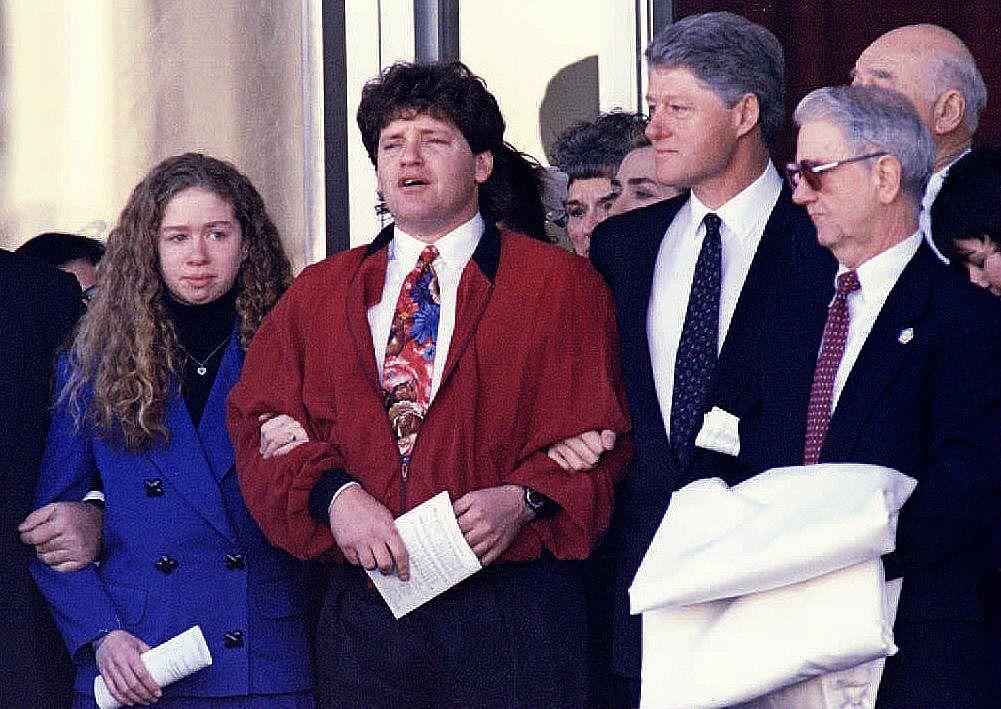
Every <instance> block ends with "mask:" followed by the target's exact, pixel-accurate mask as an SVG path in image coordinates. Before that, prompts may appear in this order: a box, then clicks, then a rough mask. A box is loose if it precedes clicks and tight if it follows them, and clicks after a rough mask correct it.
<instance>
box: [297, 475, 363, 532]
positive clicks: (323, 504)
mask: <svg viewBox="0 0 1001 709" xmlns="http://www.w3.org/2000/svg"><path fill="white" fill-rule="evenodd" d="M351 483H354V484H356V485H360V484H361V483H359V482H358V481H357V480H355V479H354V478H353V477H351V476H350V475H348V471H346V470H344V468H331V469H330V470H327V471H325V472H324V473H323V474H321V475H320V477H319V478H318V479H317V481H316V483H315V484H314V485H313V489H312V490H310V492H309V505H308V506H309V516H310V517H312V518H313V519H315V520H316V521H317V522H320V523H321V524H325V525H328V526H329V525H330V504H331V503H332V502H333V501H334V499H335V498H336V497H337V496H338V495H340V494H341V493H342V492H343V491H344V489H345V488H347V486H348V485H350V484H351Z"/></svg>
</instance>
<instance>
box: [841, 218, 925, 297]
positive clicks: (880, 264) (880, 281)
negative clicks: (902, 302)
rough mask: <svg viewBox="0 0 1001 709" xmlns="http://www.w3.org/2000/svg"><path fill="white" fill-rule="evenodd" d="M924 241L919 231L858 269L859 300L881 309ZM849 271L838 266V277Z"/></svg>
mask: <svg viewBox="0 0 1001 709" xmlns="http://www.w3.org/2000/svg"><path fill="white" fill-rule="evenodd" d="M922 239H923V236H922V234H921V231H920V230H918V231H916V232H914V233H913V234H911V235H910V236H909V237H907V238H906V239H904V240H903V241H901V242H900V243H899V244H897V245H896V246H893V247H891V248H889V249H887V250H886V251H883V252H881V253H878V254H876V255H875V256H873V257H872V258H870V259H869V260H868V261H865V262H863V263H862V264H861V265H860V266H859V267H858V268H856V269H855V271H856V273H858V280H859V283H860V284H861V286H862V287H861V288H859V290H858V293H857V294H856V295H857V297H858V299H859V300H861V301H862V302H863V303H864V304H866V305H878V306H879V307H880V308H881V307H882V305H883V303H884V302H885V301H886V296H887V295H889V293H890V291H891V290H893V286H894V285H896V283H897V279H898V278H900V274H901V273H902V272H903V270H904V267H905V266H907V264H908V262H910V260H911V259H912V258H913V257H914V254H915V253H917V251H918V248H919V247H920V246H921V241H922ZM848 270H849V269H848V268H846V267H845V266H842V265H838V274H837V275H838V276H840V275H841V274H842V273H845V272H846V271H848ZM835 285H837V277H835Z"/></svg>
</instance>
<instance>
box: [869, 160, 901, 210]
mask: <svg viewBox="0 0 1001 709" xmlns="http://www.w3.org/2000/svg"><path fill="white" fill-rule="evenodd" d="M900 178H901V165H900V161H899V160H898V159H897V158H896V157H894V156H893V155H884V156H883V157H881V158H879V159H877V160H876V164H875V165H873V180H874V181H875V183H876V196H877V198H878V199H879V203H880V204H890V203H891V202H893V200H895V199H896V198H897V195H899V194H900Z"/></svg>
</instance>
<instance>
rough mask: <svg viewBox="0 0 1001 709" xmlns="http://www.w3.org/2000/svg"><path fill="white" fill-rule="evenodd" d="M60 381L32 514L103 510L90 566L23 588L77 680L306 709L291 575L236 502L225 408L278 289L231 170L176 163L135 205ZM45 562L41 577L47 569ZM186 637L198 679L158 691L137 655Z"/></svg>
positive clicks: (252, 208)
mask: <svg viewBox="0 0 1001 709" xmlns="http://www.w3.org/2000/svg"><path fill="white" fill-rule="evenodd" d="M98 278H99V282H100V288H99V289H98V292H97V295H96V296H95V297H94V299H93V300H92V301H91V305H90V308H89V310H88V311H87V313H86V315H85V316H84V317H83V319H82V321H81V323H80V326H79V330H78V332H77V334H76V337H75V339H74V342H73V345H72V348H71V349H70V351H69V352H68V353H67V354H66V355H65V356H64V357H63V358H62V360H61V362H60V367H59V372H58V384H57V394H56V397H57V398H56V405H55V410H54V412H53V420H52V425H51V428H50V431H49V438H48V442H47V445H46V452H45V459H44V462H43V465H42V472H41V476H40V478H39V484H38V490H37V501H38V502H39V503H41V504H45V503H48V502H51V501H55V500H73V499H80V497H82V495H83V493H84V492H86V488H87V487H88V485H89V484H90V482H91V481H92V480H93V479H94V473H95V472H96V473H97V475H98V476H99V477H100V480H101V483H102V486H103V488H104V495H105V498H106V509H105V515H104V528H103V533H104V537H103V553H102V558H101V563H100V565H91V566H88V567H86V568H84V569H81V570H80V571H74V572H70V573H65V574H61V573H58V572H56V571H54V570H52V569H51V568H50V567H49V566H46V565H44V564H42V563H41V561H38V560H36V561H35V562H34V563H33V568H32V572H33V574H34V576H35V578H36V580H37V582H38V584H39V586H40V587H41V589H42V591H43V592H44V593H45V595H46V597H47V599H48V601H49V603H50V605H51V606H52V609H53V612H54V615H55V617H56V618H57V619H58V621H57V622H58V624H59V626H60V630H61V631H62V634H63V638H64V640H65V641H66V645H67V647H68V649H69V651H70V654H71V655H72V656H73V659H74V661H75V663H76V665H77V676H76V683H75V686H74V689H75V692H76V695H75V700H74V703H75V706H78V707H83V706H93V704H94V680H95V677H97V675H98V674H100V675H101V676H102V677H103V680H104V682H105V684H106V685H107V687H108V690H109V692H110V693H111V695H112V696H113V697H114V698H115V699H116V700H117V701H119V702H121V703H123V704H148V703H152V702H157V701H158V702H160V703H161V704H162V703H167V704H169V705H183V706H185V707H192V706H195V707H197V706H202V705H211V706H217V705H225V706H227V707H231V706H239V707H248V706H262V707H263V706H267V707H301V706H307V707H308V706H312V702H313V698H312V692H311V677H310V672H309V667H310V662H309V654H308V648H307V633H306V627H305V601H304V593H303V588H302V581H301V578H300V572H301V569H300V567H299V564H298V562H296V561H295V560H294V559H293V558H292V557H291V556H288V555H287V554H285V553H283V552H280V551H278V550H277V549H275V548H273V547H271V546H270V545H269V544H268V543H267V541H266V540H265V538H264V536H263V534H262V533H261V531H260V529H259V528H258V526H257V524H256V523H255V522H254V520H253V519H252V518H251V517H250V514H249V512H248V511H247V508H246V507H245V506H244V504H243V500H242V498H241V497H240V493H239V490H238V488H237V482H236V476H235V473H234V470H233V462H234V461H233V449H232V447H231V445H230V442H229V439H228V436H227V433H226V427H225V402H226V395H227V394H228V392H229V390H230V388H231V387H232V386H233V384H234V383H235V382H236V381H237V379H238V378H239V376H240V370H241V367H242V365H243V356H244V350H245V348H246V347H247V346H248V345H249V343H250V340H251V339H252V338H253V336H254V333H255V331H256V330H257V327H258V326H259V325H260V323H261V320H262V319H263V318H264V316H265V315H266V314H267V312H268V311H269V310H270V309H271V307H272V306H274V304H275V303H276V302H277V301H278V299H279V297H280V296H281V295H282V293H283V292H284V290H285V288H286V287H287V286H288V285H289V282H290V280H291V269H290V267H289V262H288V259H287V258H286V257H285V254H284V252H283V251H282V247H281V242H280V239H279V236H278V231H277V229H276V228H275V226H274V224H273V223H272V221H271V219H270V217H269V216H268V213H267V210H266V209H265V207H264V203H263V201H262V200H261V197H260V195H259V194H258V193H257V190H256V189H254V186H253V185H252V184H251V183H250V181H249V180H247V178H246V177H244V176H243V175H242V174H240V172H239V171H237V170H236V169H235V168H234V167H233V166H232V165H230V164H228V163H225V162H222V161H220V160H216V159H214V158H211V157H207V156H205V155H199V154H195V153H188V154H185V155H180V156H176V157H172V158H168V159H167V160H164V161H163V162H162V163H160V164H159V165H157V166H156V167H155V168H153V170H152V171H151V172H150V173H149V174H148V175H147V176H146V178H145V179H144V180H143V181H142V182H140V183H139V184H138V185H137V186H136V188H135V189H134V190H133V192H132V195H131V197H130V198H129V200H128V202H127V204H126V205H125V209H124V210H123V211H122V214H121V217H120V219H119V222H118V225H117V226H116V227H115V229H114V230H113V231H112V232H111V235H110V236H109V238H108V250H107V254H106V256H105V258H104V260H103V261H102V262H101V265H100V267H99V272H98ZM50 561H51V560H50ZM194 625H198V626H200V628H201V630H202V633H203V635H204V638H205V641H206V644H207V645H208V648H209V651H210V653H211V656H212V664H211V666H209V667H206V668H204V669H202V670H199V671H197V672H195V673H194V674H192V675H190V676H189V677H187V678H185V679H182V680H180V681H178V682H176V683H175V684H173V685H170V686H168V687H160V686H158V685H157V683H156V682H155V681H154V680H153V678H152V677H151V676H150V675H149V673H148V671H147V669H146V668H145V666H144V665H143V664H142V662H141V660H140V659H139V655H140V653H142V652H144V651H145V650H147V649H148V648H149V647H153V646H156V645H158V644H160V643H162V642H164V641H165V640H167V639H169V638H171V637H173V636H175V635H177V634H179V633H181V632H183V631H185V630H187V629H188V628H190V627H191V626H194Z"/></svg>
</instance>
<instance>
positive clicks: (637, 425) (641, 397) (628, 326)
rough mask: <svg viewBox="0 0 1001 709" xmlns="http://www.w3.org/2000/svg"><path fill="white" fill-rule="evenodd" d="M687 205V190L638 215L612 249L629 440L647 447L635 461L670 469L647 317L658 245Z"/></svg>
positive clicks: (639, 453)
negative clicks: (617, 273)
mask: <svg viewBox="0 0 1001 709" xmlns="http://www.w3.org/2000/svg"><path fill="white" fill-rule="evenodd" d="M687 201H688V193H687V192H686V193H684V194H682V195H679V196H677V197H675V198H673V199H670V200H667V201H665V202H661V203H660V204H658V205H654V207H651V208H649V209H648V210H645V211H644V212H643V215H644V216H645V217H646V221H645V222H644V223H642V224H641V225H640V226H639V228H638V229H637V232H636V233H635V234H622V235H621V236H622V237H623V238H624V239H625V240H627V241H626V243H628V244H629V247H628V248H619V249H617V250H616V253H617V255H618V256H620V257H621V258H623V259H624V260H626V261H628V262H627V263H623V264H621V265H620V266H619V268H621V269H622V271H621V272H622V274H623V275H622V279H623V281H626V282H624V283H623V284H622V286H621V287H619V288H616V289H615V298H616V313H617V317H618V324H619V331H620V341H621V348H622V362H623V364H624V365H626V364H627V363H628V366H630V367H631V368H632V371H631V372H629V373H627V375H626V376H628V377H629V378H630V379H632V381H633V382H634V387H633V396H632V397H631V398H630V405H631V407H632V409H633V411H632V421H633V428H634V440H635V441H636V446H637V447H638V448H643V447H644V446H646V445H650V449H649V450H638V451H637V457H638V458H640V459H642V460H649V461H664V462H665V464H666V461H671V462H672V467H675V466H673V460H674V456H673V455H671V453H670V450H671V448H670V443H669V441H668V439H667V427H666V425H665V423H664V417H663V415H662V413H661V410H660V403H659V401H658V399H657V387H656V385H655V384H654V380H653V362H652V361H651V359H650V340H649V337H648V333H647V317H648V311H649V309H650V295H651V291H652V288H653V274H654V269H655V268H656V265H657V254H658V253H659V252H660V245H661V242H662V241H663V240H664V237H665V235H666V234H667V230H668V228H669V227H670V226H671V222H673V221H674V218H675V217H676V216H677V214H678V211H679V210H680V209H681V208H682V207H683V206H684V204H685V202H687ZM627 279H628V280H627Z"/></svg>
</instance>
